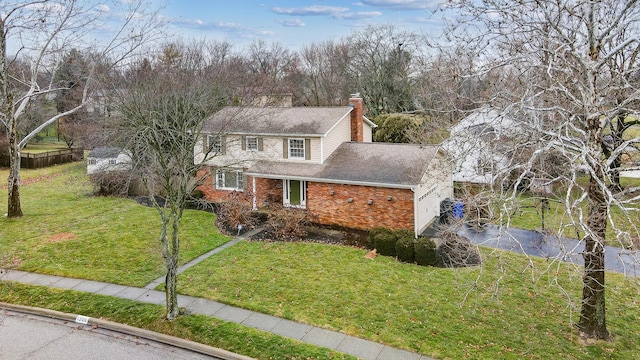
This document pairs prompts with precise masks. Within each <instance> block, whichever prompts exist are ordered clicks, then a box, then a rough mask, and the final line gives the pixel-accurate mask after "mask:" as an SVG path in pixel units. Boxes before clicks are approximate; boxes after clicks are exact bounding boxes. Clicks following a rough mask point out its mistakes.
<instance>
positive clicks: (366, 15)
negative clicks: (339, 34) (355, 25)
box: [335, 11, 382, 20]
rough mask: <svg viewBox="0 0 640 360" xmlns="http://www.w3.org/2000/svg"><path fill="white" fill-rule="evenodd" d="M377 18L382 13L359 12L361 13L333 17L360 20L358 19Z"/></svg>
mask: <svg viewBox="0 0 640 360" xmlns="http://www.w3.org/2000/svg"><path fill="white" fill-rule="evenodd" d="M378 16H382V13H381V12H380V11H361V12H354V13H347V14H340V15H337V16H335V17H336V18H338V19H349V20H354V19H357V20H360V19H370V18H374V17H378Z"/></svg>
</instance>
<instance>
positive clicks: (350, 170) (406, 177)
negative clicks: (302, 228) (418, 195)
mask: <svg viewBox="0 0 640 360" xmlns="http://www.w3.org/2000/svg"><path fill="white" fill-rule="evenodd" d="M437 152H438V148H437V146H423V145H414V144H390V143H361V142H346V143H343V144H342V145H340V146H339V147H338V149H336V151H334V153H333V154H331V156H330V157H329V158H327V160H326V161H325V163H324V164H302V163H301V164H297V163H282V162H273V161H264V162H258V163H256V164H255V165H254V166H252V167H251V168H249V169H248V171H247V173H248V174H250V175H256V176H260V175H262V176H270V177H279V176H282V177H285V178H301V179H308V180H312V179H315V180H318V181H327V182H344V183H353V184H379V185H403V186H414V185H418V184H420V181H421V179H422V176H423V175H424V174H425V172H426V171H427V167H428V166H429V164H430V163H431V162H432V161H433V159H434V158H435V156H436V154H437Z"/></svg>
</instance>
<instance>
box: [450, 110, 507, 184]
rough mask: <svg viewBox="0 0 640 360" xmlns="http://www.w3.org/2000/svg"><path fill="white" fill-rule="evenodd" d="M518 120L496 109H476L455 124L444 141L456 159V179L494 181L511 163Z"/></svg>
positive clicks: (454, 176) (477, 181) (476, 181)
mask: <svg viewBox="0 0 640 360" xmlns="http://www.w3.org/2000/svg"><path fill="white" fill-rule="evenodd" d="M515 131H517V129H516V122H515V121H514V120H513V119H512V118H511V117H509V116H507V115H503V114H500V113H499V112H498V111H496V110H495V109H491V108H488V107H483V108H480V109H477V110H475V111H474V112H473V113H471V114H470V115H469V116H467V117H466V118H464V119H462V120H461V121H460V122H459V123H458V124H456V125H455V126H453V127H451V129H450V137H449V139H447V140H446V141H445V142H443V144H442V147H443V149H445V150H446V151H447V152H448V153H449V155H450V156H451V158H452V159H453V161H454V162H455V167H454V169H453V181H455V182H470V183H476V184H490V183H491V182H492V181H493V178H494V176H495V175H496V174H497V172H498V171H499V170H500V169H503V168H504V167H506V165H507V163H508V156H507V152H508V151H509V150H510V147H509V146H508V142H505V140H506V139H508V138H509V136H511V135H513V134H514V132H515Z"/></svg>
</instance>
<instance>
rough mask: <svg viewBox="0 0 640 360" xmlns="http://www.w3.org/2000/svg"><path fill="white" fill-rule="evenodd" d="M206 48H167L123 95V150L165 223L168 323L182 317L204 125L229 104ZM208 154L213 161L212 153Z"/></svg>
mask: <svg viewBox="0 0 640 360" xmlns="http://www.w3.org/2000/svg"><path fill="white" fill-rule="evenodd" d="M205 48H206V47H204V46H200V45H199V44H195V43H194V44H187V45H184V44H181V45H180V46H170V47H165V48H164V50H163V51H162V54H161V56H159V57H158V61H157V62H155V63H154V64H151V63H149V62H148V61H146V62H143V64H146V65H145V66H143V67H142V69H143V70H147V71H149V72H147V73H144V72H142V71H139V72H137V76H132V77H130V78H129V79H128V80H127V82H126V84H125V86H124V87H123V88H122V89H120V90H119V92H118V100H117V104H118V110H119V111H120V113H121V117H122V118H121V119H120V126H119V130H120V131H119V132H118V135H119V136H118V137H119V139H120V141H119V142H120V145H121V146H122V147H124V148H126V149H127V150H128V151H130V152H131V154H132V155H131V158H132V165H133V173H134V174H135V175H136V176H137V177H139V178H141V179H142V181H143V182H144V184H145V185H146V188H147V191H148V193H149V194H150V196H149V198H150V200H151V202H152V203H153V205H154V207H155V209H156V210H157V211H158V214H159V216H160V220H161V230H160V244H161V248H162V258H163V260H164V263H165V267H166V270H167V273H166V277H165V292H166V306H167V315H166V318H167V319H168V320H173V319H175V318H176V317H177V316H178V315H179V311H178V300H177V292H176V289H177V269H178V260H179V253H180V238H179V229H180V221H181V219H182V214H183V211H184V209H185V207H186V206H187V203H188V201H190V200H191V199H192V193H193V190H194V189H195V188H196V187H197V186H198V185H199V184H200V181H201V180H202V179H200V178H198V177H197V176H196V174H197V173H198V170H199V169H200V168H201V167H202V166H203V165H202V164H201V163H194V149H195V148H196V145H198V144H199V143H203V144H204V143H206V142H203V141H202V138H203V136H204V135H203V133H202V130H203V125H204V122H205V120H206V119H207V118H208V117H209V116H211V115H212V114H213V113H214V112H215V111H216V110H217V109H219V106H221V104H223V103H224V101H221V96H224V93H222V94H221V93H219V92H218V90H219V89H221V88H222V86H221V84H218V81H220V79H216V78H214V77H213V76H212V75H214V73H213V72H211V71H210V68H211V62H210V60H212V58H211V57H208V56H205V55H206V52H205V51H202V49H205ZM177 49H179V51H178V50H177ZM168 54H170V56H167V55H168ZM213 60H215V58H213ZM213 146H214V144H210V147H213ZM204 153H205V157H208V155H209V154H212V156H213V153H212V152H211V148H208V149H206V150H205V151H204ZM156 195H157V196H160V197H156Z"/></svg>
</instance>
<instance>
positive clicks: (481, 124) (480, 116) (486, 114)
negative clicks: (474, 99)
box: [449, 106, 516, 136]
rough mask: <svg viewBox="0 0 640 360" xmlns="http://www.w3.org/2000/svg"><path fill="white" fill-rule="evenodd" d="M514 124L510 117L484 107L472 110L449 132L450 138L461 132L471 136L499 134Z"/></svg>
mask: <svg viewBox="0 0 640 360" xmlns="http://www.w3.org/2000/svg"><path fill="white" fill-rule="evenodd" d="M515 124H516V121H515V120H514V119H513V118H512V117H511V116H509V115H506V114H503V113H500V112H498V110H496V109H494V108H491V107H487V106H485V107H482V108H479V109H476V110H474V111H473V112H472V113H471V114H469V115H468V116H467V117H465V118H464V119H462V120H460V122H459V123H458V124H456V125H454V126H452V127H451V129H449V130H450V133H451V136H454V135H457V134H459V133H461V132H469V133H471V134H473V135H486V134H489V133H493V134H500V133H503V132H505V131H508V130H509V129H510V128H512V127H513V126H514V125H515Z"/></svg>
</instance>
